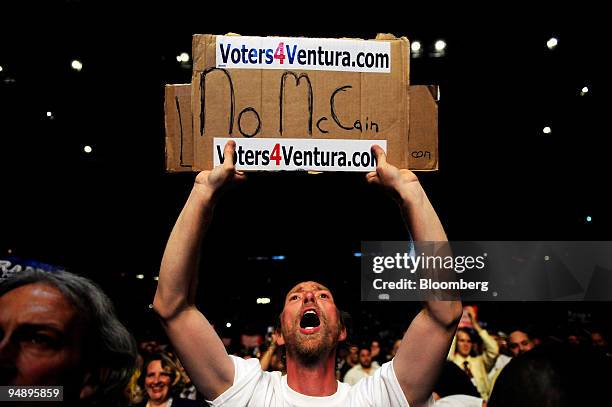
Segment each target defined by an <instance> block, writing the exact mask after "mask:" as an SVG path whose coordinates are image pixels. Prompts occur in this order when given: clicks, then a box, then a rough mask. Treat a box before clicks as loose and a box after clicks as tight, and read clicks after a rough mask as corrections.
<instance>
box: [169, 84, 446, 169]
mask: <svg viewBox="0 0 612 407" xmlns="http://www.w3.org/2000/svg"><path fill="white" fill-rule="evenodd" d="M408 94H409V97H410V99H411V103H410V113H409V115H410V117H409V120H408V123H409V131H408V143H407V144H408V151H407V153H408V158H409V165H408V168H409V169H411V170H413V171H437V170H438V97H439V87H438V86H437V85H412V86H410V87H409V91H408ZM164 110H165V118H166V120H165V123H166V125H165V127H166V137H165V139H166V171H168V172H197V171H201V170H203V169H205V168H196V167H194V166H193V163H194V160H193V157H194V148H193V147H194V141H193V139H194V132H193V120H192V119H193V118H192V113H191V84H175V85H166V87H165V103H164ZM211 159H212V157H211Z"/></svg>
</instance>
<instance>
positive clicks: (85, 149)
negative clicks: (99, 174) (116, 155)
mask: <svg viewBox="0 0 612 407" xmlns="http://www.w3.org/2000/svg"><path fill="white" fill-rule="evenodd" d="M83 151H85V152H86V153H87V154H89V153H91V152H92V151H93V148H91V146H85V147H83Z"/></svg>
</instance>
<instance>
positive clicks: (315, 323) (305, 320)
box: [300, 309, 321, 332]
mask: <svg viewBox="0 0 612 407" xmlns="http://www.w3.org/2000/svg"><path fill="white" fill-rule="evenodd" d="M320 325H321V320H320V319H319V316H318V315H317V312H316V311H315V310H314V309H309V310H306V311H305V312H304V314H303V315H302V319H301V320H300V328H302V330H304V331H306V332H313V331H315V329H316V328H319V326H320ZM317 330H318V329H317Z"/></svg>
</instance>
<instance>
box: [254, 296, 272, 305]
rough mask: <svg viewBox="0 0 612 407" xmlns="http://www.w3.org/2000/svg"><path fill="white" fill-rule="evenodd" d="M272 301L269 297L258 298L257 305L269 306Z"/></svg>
mask: <svg viewBox="0 0 612 407" xmlns="http://www.w3.org/2000/svg"><path fill="white" fill-rule="evenodd" d="M269 303H270V299H269V298H268V297H263V298H258V299H257V304H269Z"/></svg>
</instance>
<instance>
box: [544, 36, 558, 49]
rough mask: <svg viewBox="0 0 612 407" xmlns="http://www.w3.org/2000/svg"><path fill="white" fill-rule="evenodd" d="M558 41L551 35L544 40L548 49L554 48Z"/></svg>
mask: <svg viewBox="0 0 612 407" xmlns="http://www.w3.org/2000/svg"><path fill="white" fill-rule="evenodd" d="M558 43H559V41H557V39H556V38H555V37H552V38H551V39H550V40H548V41H546V46H547V47H548V49H554V48H555V47H556V46H557V44H558Z"/></svg>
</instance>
